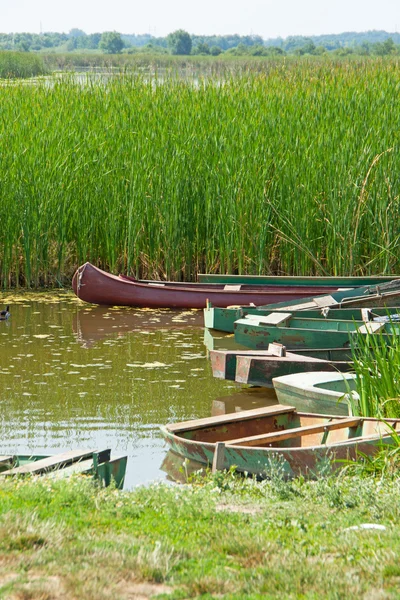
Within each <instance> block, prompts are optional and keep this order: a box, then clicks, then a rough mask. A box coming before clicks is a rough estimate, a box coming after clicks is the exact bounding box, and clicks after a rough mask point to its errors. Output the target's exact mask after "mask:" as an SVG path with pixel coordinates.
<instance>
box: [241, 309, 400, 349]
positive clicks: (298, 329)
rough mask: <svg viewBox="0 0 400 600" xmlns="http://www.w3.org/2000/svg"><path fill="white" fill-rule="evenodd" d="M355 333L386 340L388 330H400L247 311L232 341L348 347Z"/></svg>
mask: <svg viewBox="0 0 400 600" xmlns="http://www.w3.org/2000/svg"><path fill="white" fill-rule="evenodd" d="M357 333H359V334H365V335H366V334H372V333H376V334H379V335H382V338H383V339H384V340H385V341H387V340H388V339H390V335H391V334H393V333H396V334H397V333H400V324H396V323H390V322H389V323H377V322H363V321H335V320H333V319H330V320H322V319H301V318H299V317H292V315H291V314H290V313H284V312H276V313H271V314H270V315H268V316H266V317H255V316H254V315H251V316H250V315H248V316H247V318H244V319H239V320H238V321H236V322H235V341H236V342H237V343H238V344H241V345H242V346H245V347H247V348H251V349H253V350H263V349H267V348H268V346H269V344H270V343H279V344H282V345H284V346H286V348H287V349H288V350H293V349H300V348H315V349H318V348H349V347H350V336H352V335H355V334H357Z"/></svg>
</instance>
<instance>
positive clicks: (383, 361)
mask: <svg viewBox="0 0 400 600" xmlns="http://www.w3.org/2000/svg"><path fill="white" fill-rule="evenodd" d="M389 318H390V317H389ZM392 325H393V334H392V335H391V336H390V341H388V340H387V339H385V336H384V335H383V334H368V335H366V336H365V335H362V334H359V335H357V336H356V337H355V339H354V340H352V355H353V368H354V373H355V374H356V376H357V379H356V391H357V394H358V398H355V397H354V396H352V395H351V394H350V393H349V402H350V406H351V412H352V414H353V415H358V416H362V417H376V418H379V419H385V418H386V419H389V418H394V419H400V333H399V329H398V327H396V323H395V322H393V323H392ZM349 392H350V389H349ZM398 445H400V443H399V444H398Z"/></svg>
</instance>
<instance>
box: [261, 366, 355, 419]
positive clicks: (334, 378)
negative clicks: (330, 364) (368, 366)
mask: <svg viewBox="0 0 400 600" xmlns="http://www.w3.org/2000/svg"><path fill="white" fill-rule="evenodd" d="M273 384H274V388H275V392H276V396H277V398H278V400H279V402H280V403H281V404H287V403H288V402H289V403H290V404H291V405H292V406H295V407H296V409H297V410H304V411H306V412H318V413H326V414H330V415H348V414H349V413H350V410H349V406H350V405H349V402H348V396H349V394H353V395H354V397H355V398H357V397H358V396H357V393H356V391H355V390H356V375H355V374H354V373H332V372H331V373H329V372H327V371H320V372H319V373H297V374H294V375H284V376H282V377H274V379H273Z"/></svg>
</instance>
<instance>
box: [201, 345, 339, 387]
mask: <svg viewBox="0 0 400 600" xmlns="http://www.w3.org/2000/svg"><path fill="white" fill-rule="evenodd" d="M276 346H277V345H276V344H269V346H268V348H267V349H266V350H237V349H236V350H211V351H210V352H209V358H210V362H211V368H212V372H213V376H214V377H216V378H218V379H227V380H230V381H237V382H238V383H246V384H249V385H255V386H263V387H272V378H273V377H277V376H278V375H284V374H288V373H297V372H301V371H305V370H329V369H330V368H332V370H339V371H347V370H348V369H349V368H350V361H351V350H350V349H346V348H316V349H314V348H304V349H301V350H293V351H291V352H289V351H287V350H286V348H285V347H282V351H281V352H280V351H278V352H277V347H276Z"/></svg>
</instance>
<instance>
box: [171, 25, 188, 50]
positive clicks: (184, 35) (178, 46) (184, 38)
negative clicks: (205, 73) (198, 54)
mask: <svg viewBox="0 0 400 600" xmlns="http://www.w3.org/2000/svg"><path fill="white" fill-rule="evenodd" d="M167 42H168V48H169V51H170V52H171V54H190V53H191V51H192V38H191V37H190V34H189V33H188V32H187V31H184V30H183V29H177V30H176V31H173V32H172V33H170V34H169V35H168V37H167Z"/></svg>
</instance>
